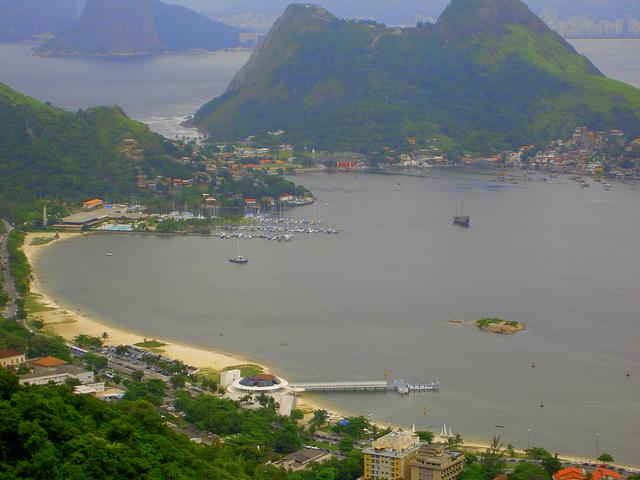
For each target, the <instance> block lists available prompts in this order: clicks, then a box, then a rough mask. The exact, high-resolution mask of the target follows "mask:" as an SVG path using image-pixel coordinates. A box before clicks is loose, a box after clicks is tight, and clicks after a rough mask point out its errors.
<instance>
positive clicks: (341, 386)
mask: <svg viewBox="0 0 640 480" xmlns="http://www.w3.org/2000/svg"><path fill="white" fill-rule="evenodd" d="M289 387H290V388H292V389H294V390H298V391H301V392H386V391H387V390H389V389H390V387H389V384H388V383H387V381H386V380H382V381H375V380H374V381H365V382H306V383H295V384H290V385H289Z"/></svg>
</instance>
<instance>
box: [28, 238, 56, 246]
mask: <svg viewBox="0 0 640 480" xmlns="http://www.w3.org/2000/svg"><path fill="white" fill-rule="evenodd" d="M54 240H55V238H54V237H36V238H34V239H33V240H31V245H35V246H38V245H46V244H47V243H50V242H53V241H54Z"/></svg>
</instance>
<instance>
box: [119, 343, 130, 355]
mask: <svg viewBox="0 0 640 480" xmlns="http://www.w3.org/2000/svg"><path fill="white" fill-rule="evenodd" d="M129 350H131V347H130V346H129V345H118V346H117V347H116V354H118V355H119V356H123V355H125V354H127V353H129Z"/></svg>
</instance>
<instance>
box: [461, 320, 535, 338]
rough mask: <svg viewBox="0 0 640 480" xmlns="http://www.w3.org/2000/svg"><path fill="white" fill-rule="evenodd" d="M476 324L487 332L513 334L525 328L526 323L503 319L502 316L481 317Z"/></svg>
mask: <svg viewBox="0 0 640 480" xmlns="http://www.w3.org/2000/svg"><path fill="white" fill-rule="evenodd" d="M474 325H475V326H476V327H478V328H479V329H480V330H484V331H485V332H491V333H497V334H500V335H513V334H515V333H518V332H521V331H523V330H524V329H525V326H524V323H522V322H516V321H514V320H503V319H501V318H481V319H480V320H476V322H475V323H474Z"/></svg>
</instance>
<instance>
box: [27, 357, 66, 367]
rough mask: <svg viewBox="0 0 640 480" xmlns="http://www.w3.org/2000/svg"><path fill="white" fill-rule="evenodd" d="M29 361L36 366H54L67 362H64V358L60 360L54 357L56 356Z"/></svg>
mask: <svg viewBox="0 0 640 480" xmlns="http://www.w3.org/2000/svg"><path fill="white" fill-rule="evenodd" d="M31 363H33V364H34V365H36V366H38V367H45V368H56V367H59V366H61V365H66V364H67V362H65V361H64V360H60V359H59V358H56V357H42V358H39V359H37V360H34V361H33V362H31Z"/></svg>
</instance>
